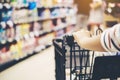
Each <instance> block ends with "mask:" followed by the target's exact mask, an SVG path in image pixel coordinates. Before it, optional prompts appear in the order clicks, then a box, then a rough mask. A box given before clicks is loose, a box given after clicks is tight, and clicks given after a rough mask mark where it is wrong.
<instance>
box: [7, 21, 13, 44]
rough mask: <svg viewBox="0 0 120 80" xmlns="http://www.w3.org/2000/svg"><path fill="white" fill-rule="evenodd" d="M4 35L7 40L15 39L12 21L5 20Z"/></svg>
mask: <svg viewBox="0 0 120 80" xmlns="http://www.w3.org/2000/svg"><path fill="white" fill-rule="evenodd" d="M6 37H7V41H9V42H12V41H13V39H15V29H14V24H13V22H12V21H8V22H7V29H6Z"/></svg>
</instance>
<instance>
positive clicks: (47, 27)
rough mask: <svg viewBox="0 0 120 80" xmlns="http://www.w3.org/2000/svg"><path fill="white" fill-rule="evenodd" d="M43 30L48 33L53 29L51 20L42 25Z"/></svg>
mask: <svg viewBox="0 0 120 80" xmlns="http://www.w3.org/2000/svg"><path fill="white" fill-rule="evenodd" d="M42 27H43V30H44V31H46V32H49V31H51V30H52V29H53V27H54V25H53V22H52V20H47V21H44V22H43V23H42Z"/></svg>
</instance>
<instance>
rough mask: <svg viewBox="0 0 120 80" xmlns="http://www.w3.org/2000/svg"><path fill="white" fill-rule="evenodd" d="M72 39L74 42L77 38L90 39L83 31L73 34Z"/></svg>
mask: <svg viewBox="0 0 120 80" xmlns="http://www.w3.org/2000/svg"><path fill="white" fill-rule="evenodd" d="M73 37H74V38H75V40H77V39H79V38H84V37H90V32H89V31H87V30H85V29H82V30H80V31H77V32H74V33H73Z"/></svg>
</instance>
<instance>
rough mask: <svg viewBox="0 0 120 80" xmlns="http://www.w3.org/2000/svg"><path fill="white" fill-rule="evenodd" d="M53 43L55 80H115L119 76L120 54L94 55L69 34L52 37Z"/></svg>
mask: <svg viewBox="0 0 120 80" xmlns="http://www.w3.org/2000/svg"><path fill="white" fill-rule="evenodd" d="M53 45H54V49H55V62H56V80H100V79H103V78H110V80H117V77H120V62H119V61H120V56H102V57H95V56H94V51H90V50H86V49H83V48H81V47H80V46H79V45H78V44H77V43H76V42H75V41H74V38H73V37H72V36H71V35H65V36H64V37H63V38H59V39H54V40H53ZM105 64H107V65H105ZM112 64H114V65H115V66H113V65H112ZM107 68H108V69H107ZM66 69H69V70H70V77H69V79H67V78H66V76H68V74H66Z"/></svg>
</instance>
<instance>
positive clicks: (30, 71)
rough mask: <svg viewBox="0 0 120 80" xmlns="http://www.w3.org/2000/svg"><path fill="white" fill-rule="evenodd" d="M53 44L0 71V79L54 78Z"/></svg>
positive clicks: (49, 79) (44, 79)
mask: <svg viewBox="0 0 120 80" xmlns="http://www.w3.org/2000/svg"><path fill="white" fill-rule="evenodd" d="M54 71H55V61H54V49H53V46H52V47H50V48H48V49H47V50H44V51H42V52H41V53H39V54H36V55H34V56H32V57H30V58H28V59H26V60H24V61H22V62H20V63H18V64H16V65H14V66H12V67H10V68H8V69H6V70H5V71H3V72H1V73H0V80H55V72H54Z"/></svg>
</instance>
